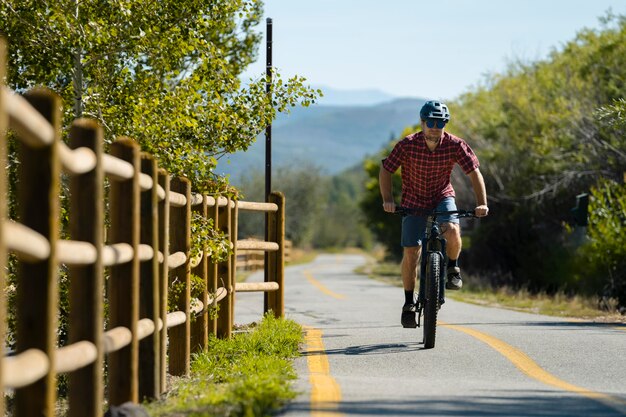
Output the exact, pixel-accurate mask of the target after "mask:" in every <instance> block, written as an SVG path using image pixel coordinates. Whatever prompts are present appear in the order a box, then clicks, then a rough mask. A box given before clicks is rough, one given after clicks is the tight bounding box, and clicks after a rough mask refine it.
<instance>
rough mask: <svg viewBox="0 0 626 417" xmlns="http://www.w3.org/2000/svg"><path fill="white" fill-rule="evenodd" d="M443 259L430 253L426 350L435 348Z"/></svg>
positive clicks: (425, 334)
mask: <svg viewBox="0 0 626 417" xmlns="http://www.w3.org/2000/svg"><path fill="white" fill-rule="evenodd" d="M440 271H441V258H440V256H439V254H437V253H429V254H428V259H427V263H426V276H425V278H426V279H425V280H424V298H425V300H424V348H426V349H432V348H433V347H435V336H436V334H437V313H438V312H439V272H440Z"/></svg>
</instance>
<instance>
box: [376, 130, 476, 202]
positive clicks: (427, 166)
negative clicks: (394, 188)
mask: <svg viewBox="0 0 626 417" xmlns="http://www.w3.org/2000/svg"><path fill="white" fill-rule="evenodd" d="M455 163H456V164H459V166H460V167H461V168H462V169H463V171H464V172H465V173H466V174H469V173H470V172H472V171H474V170H475V169H476V168H478V166H479V163H478V158H477V157H476V155H475V154H474V151H472V148H470V147H469V145H468V144H467V142H465V141H464V140H463V139H461V138H459V137H456V136H454V135H451V134H450V133H447V132H444V135H443V138H442V139H441V142H440V143H439V145H438V146H437V148H436V149H435V151H434V152H431V151H430V150H429V149H428V147H427V146H426V139H425V138H424V133H423V132H418V133H413V134H411V135H409V136H407V137H405V138H404V139H402V140H401V141H400V142H398V143H397V144H396V146H395V147H394V148H393V150H392V151H391V153H390V154H389V156H388V157H387V158H385V159H383V167H384V168H385V169H386V170H387V171H389V172H391V173H393V172H396V170H397V169H398V168H400V167H401V168H402V202H401V205H402V206H403V207H407V208H420V209H427V210H432V209H434V208H435V207H436V206H437V204H438V203H439V202H440V201H441V200H442V199H444V198H445V197H454V189H453V188H452V184H451V183H450V175H451V174H452V168H454V164H455Z"/></svg>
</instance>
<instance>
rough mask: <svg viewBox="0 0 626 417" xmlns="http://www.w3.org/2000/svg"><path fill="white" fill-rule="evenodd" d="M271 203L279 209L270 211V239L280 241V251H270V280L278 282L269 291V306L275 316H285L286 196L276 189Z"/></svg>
mask: <svg viewBox="0 0 626 417" xmlns="http://www.w3.org/2000/svg"><path fill="white" fill-rule="evenodd" d="M269 201H270V203H274V204H276V205H277V206H278V210H277V211H276V212H274V213H270V216H269V222H268V227H269V230H268V241H269V242H276V243H278V251H276V252H269V253H268V256H267V259H268V269H267V270H268V275H269V281H273V282H276V283H278V290H277V291H270V292H268V293H267V298H268V308H269V309H270V310H273V311H274V316H275V317H284V316H285V302H284V300H285V279H284V277H285V196H284V195H283V193H281V192H278V191H274V192H272V193H271V194H270V198H269Z"/></svg>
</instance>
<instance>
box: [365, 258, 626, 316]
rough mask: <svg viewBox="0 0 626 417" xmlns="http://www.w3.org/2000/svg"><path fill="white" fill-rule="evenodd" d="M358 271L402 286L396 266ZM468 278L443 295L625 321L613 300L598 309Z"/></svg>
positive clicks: (589, 300) (586, 302)
mask: <svg viewBox="0 0 626 417" xmlns="http://www.w3.org/2000/svg"><path fill="white" fill-rule="evenodd" d="M358 272H360V273H363V274H366V275H368V276H370V277H371V278H373V279H376V280H378V281H382V282H385V283H387V284H391V285H396V286H398V287H400V286H402V279H401V278H400V264H399V263H388V262H375V261H372V262H370V263H368V264H367V265H366V266H364V267H361V268H359V270H358ZM472 278H473V277H466V278H465V279H464V286H463V289H462V290H461V291H454V292H453V291H448V292H446V296H447V297H450V298H452V299H454V300H457V301H463V302H466V303H472V304H478V305H484V306H492V307H502V308H507V309H513V310H519V311H525V312H530V313H537V314H545V315H549V316H558V317H571V318H586V319H595V320H600V319H604V320H608V321H626V317H625V316H622V315H620V314H619V313H618V312H617V311H616V302H615V301H614V300H609V301H608V302H605V303H604V305H603V308H600V306H601V303H600V300H599V299H598V297H592V296H583V295H570V294H565V293H563V292H557V293H556V294H547V293H538V294H535V293H531V292H530V291H528V290H527V289H517V290H516V289H512V288H510V287H500V288H492V287H490V286H488V285H479V284H477V282H478V280H477V279H472Z"/></svg>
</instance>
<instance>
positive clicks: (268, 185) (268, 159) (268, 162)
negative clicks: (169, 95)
mask: <svg viewBox="0 0 626 417" xmlns="http://www.w3.org/2000/svg"><path fill="white" fill-rule="evenodd" d="M266 23H267V35H266V49H265V51H266V56H267V57H266V67H265V75H266V78H265V92H266V93H267V95H268V99H269V101H270V105H271V102H272V19H271V18H269V17H268V18H267V20H266ZM271 193H272V124H271V123H270V124H268V125H267V127H266V128H265V201H266V202H269V201H270V194H271ZM269 226H270V218H269V213H265V240H266V241H267V240H268V239H269ZM264 255H265V256H264V260H265V261H264V262H263V264H264V267H263V269H264V281H265V282H269V281H270V277H269V268H268V262H269V256H268V253H267V252H265V254H264ZM263 295H264V297H263V308H264V309H263V311H267V309H268V306H269V299H268V296H267V292H264V293H263Z"/></svg>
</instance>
